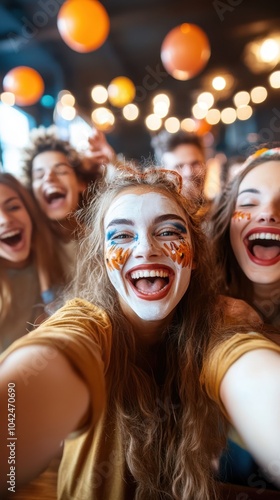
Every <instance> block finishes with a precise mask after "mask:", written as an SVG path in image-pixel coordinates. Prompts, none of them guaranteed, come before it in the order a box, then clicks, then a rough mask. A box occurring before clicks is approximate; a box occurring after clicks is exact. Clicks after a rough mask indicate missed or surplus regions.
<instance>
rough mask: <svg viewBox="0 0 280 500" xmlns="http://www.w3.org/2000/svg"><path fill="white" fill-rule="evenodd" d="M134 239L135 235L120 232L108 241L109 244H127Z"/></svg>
mask: <svg viewBox="0 0 280 500" xmlns="http://www.w3.org/2000/svg"><path fill="white" fill-rule="evenodd" d="M134 239H135V235H134V234H130V233H126V232H125V231H124V232H122V233H121V232H120V233H116V234H114V235H113V236H112V237H111V238H110V241H111V242H113V241H114V242H115V243H128V242H130V241H132V240H134Z"/></svg>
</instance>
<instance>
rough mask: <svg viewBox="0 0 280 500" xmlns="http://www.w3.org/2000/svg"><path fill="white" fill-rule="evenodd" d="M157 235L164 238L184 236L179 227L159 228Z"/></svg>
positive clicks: (175, 238) (180, 237)
mask: <svg viewBox="0 0 280 500" xmlns="http://www.w3.org/2000/svg"><path fill="white" fill-rule="evenodd" d="M157 236H158V237H160V238H162V239H166V240H178V239H183V238H184V234H183V232H182V231H180V230H179V229H175V228H174V227H173V228H166V229H161V230H159V231H158V233H157Z"/></svg>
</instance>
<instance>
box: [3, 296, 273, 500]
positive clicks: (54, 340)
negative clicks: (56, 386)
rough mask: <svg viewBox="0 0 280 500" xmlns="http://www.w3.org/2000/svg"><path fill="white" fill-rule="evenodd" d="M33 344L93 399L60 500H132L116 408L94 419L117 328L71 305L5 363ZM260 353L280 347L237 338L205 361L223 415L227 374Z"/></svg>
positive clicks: (69, 448)
mask: <svg viewBox="0 0 280 500" xmlns="http://www.w3.org/2000/svg"><path fill="white" fill-rule="evenodd" d="M30 344H33V345H34V344H41V345H42V344H44V345H48V346H49V347H50V356H53V355H54V352H53V351H52V347H55V348H57V349H58V350H59V351H61V352H62V353H63V354H64V355H65V356H66V357H67V359H68V360H69V361H70V362H71V363H72V365H73V366H74V367H75V369H76V370H77V371H78V372H79V373H80V374H81V376H82V378H83V379H84V380H85V382H86V384H87V386H88V387H89V390H90V393H91V395H92V397H91V414H90V417H89V420H88V424H87V426H86V427H85V428H83V429H82V430H81V431H80V433H79V434H78V435H77V434H76V435H75V436H74V435H73V436H69V438H68V439H67V440H66V442H65V448H64V454H63V458H62V462H61V466H60V471H59V479H58V498H59V499H60V500H66V499H67V500H69V499H70V498H73V499H74V498H75V499H79V500H131V499H132V498H134V486H133V482H132V479H131V477H129V474H128V471H127V467H126V464H125V457H124V452H123V447H122V443H121V436H120V432H119V429H118V428H117V425H116V415H115V413H114V411H112V409H111V408H104V413H103V416H102V418H101V419H100V420H99V421H98V422H96V421H95V419H94V408H95V395H96V394H98V393H99V391H100V390H104V387H106V390H107V394H110V385H111V380H110V376H111V375H110V373H111V370H110V356H111V346H112V326H111V323H110V320H109V317H108V316H107V314H106V312H105V311H103V310H101V309H100V308H98V307H96V306H94V305H92V304H90V303H88V302H87V301H84V300H81V299H74V300H71V301H69V302H67V304H66V305H65V306H64V307H62V308H61V309H59V310H58V311H57V312H56V313H55V314H54V315H53V316H51V317H50V318H49V319H47V320H46V321H45V322H44V323H43V324H42V325H40V326H39V327H38V328H37V329H36V330H35V331H33V332H31V333H29V334H28V335H26V336H25V337H23V338H21V339H19V340H18V341H16V342H15V343H14V344H12V346H10V347H9V348H8V349H7V350H6V351H5V352H4V353H3V354H2V355H1V357H0V361H1V360H3V359H4V358H5V357H6V356H7V355H8V354H9V353H10V352H12V351H13V350H15V349H17V348H18V347H20V346H23V345H30ZM257 348H268V349H273V350H276V351H278V352H280V347H278V346H277V345H276V344H273V343H272V342H271V341H269V340H267V339H265V338H264V337H262V336H261V335H259V334H255V333H253V334H236V335H234V336H233V337H232V338H230V339H228V340H226V341H224V342H221V343H220V345H219V346H217V347H215V348H214V349H213V350H212V351H211V353H210V354H209V355H208V357H207V359H205V363H204V367H203V371H202V374H201V383H202V384H203V385H205V388H206V391H207V393H208V395H209V397H210V398H212V399H214V400H215V401H217V403H218V404H219V405H220V407H221V409H222V410H223V411H225V410H224V408H223V405H222V402H221V400H220V395H219V387H220V383H221V380H222V378H223V376H224V374H225V372H226V371H227V369H228V368H229V366H230V365H231V364H232V363H233V362H234V361H235V360H236V359H237V358H238V357H239V356H241V355H242V354H243V353H245V352H247V351H248V350H251V349H257ZM36 369H40V367H39V368H38V367H37V368H36V366H35V365H34V371H35V373H36ZM33 375H34V373H33V372H32V370H30V372H28V373H23V374H22V376H24V377H26V379H27V381H28V377H31V376H33ZM100 381H102V384H101V383H100ZM103 381H104V384H103Z"/></svg>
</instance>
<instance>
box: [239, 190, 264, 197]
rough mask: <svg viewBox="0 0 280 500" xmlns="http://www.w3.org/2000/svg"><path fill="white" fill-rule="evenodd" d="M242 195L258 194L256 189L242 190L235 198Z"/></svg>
mask: <svg viewBox="0 0 280 500" xmlns="http://www.w3.org/2000/svg"><path fill="white" fill-rule="evenodd" d="M243 193H254V194H260V192H259V190H258V189H244V190H243V191H240V193H238V195H237V196H240V195H241V194H243Z"/></svg>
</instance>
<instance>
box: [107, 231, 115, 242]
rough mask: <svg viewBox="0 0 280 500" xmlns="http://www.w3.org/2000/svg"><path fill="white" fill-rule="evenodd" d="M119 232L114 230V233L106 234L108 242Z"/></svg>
mask: <svg viewBox="0 0 280 500" xmlns="http://www.w3.org/2000/svg"><path fill="white" fill-rule="evenodd" d="M116 232H117V230H116V229H113V231H108V233H107V234H106V241H109V240H110V239H111V238H112V236H114V234H116Z"/></svg>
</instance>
